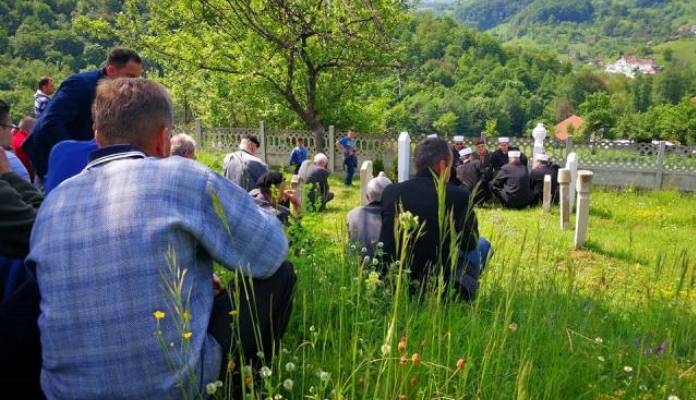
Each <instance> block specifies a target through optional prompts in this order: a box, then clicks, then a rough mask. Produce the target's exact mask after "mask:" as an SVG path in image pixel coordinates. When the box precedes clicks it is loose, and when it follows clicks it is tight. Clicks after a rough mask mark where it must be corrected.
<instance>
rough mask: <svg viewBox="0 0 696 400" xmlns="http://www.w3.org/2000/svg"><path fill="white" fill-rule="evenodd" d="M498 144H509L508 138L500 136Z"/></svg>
mask: <svg viewBox="0 0 696 400" xmlns="http://www.w3.org/2000/svg"><path fill="white" fill-rule="evenodd" d="M498 143H510V138H509V137H507V136H501V137H499V138H498Z"/></svg>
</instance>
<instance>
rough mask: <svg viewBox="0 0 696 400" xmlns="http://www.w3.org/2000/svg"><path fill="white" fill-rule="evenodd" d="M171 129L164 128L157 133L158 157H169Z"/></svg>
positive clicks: (156, 150)
mask: <svg viewBox="0 0 696 400" xmlns="http://www.w3.org/2000/svg"><path fill="white" fill-rule="evenodd" d="M169 150H170V144H169V128H167V127H166V126H162V127H160V128H159V131H158V132H157V141H156V142H155V154H157V156H158V157H161V158H165V157H169Z"/></svg>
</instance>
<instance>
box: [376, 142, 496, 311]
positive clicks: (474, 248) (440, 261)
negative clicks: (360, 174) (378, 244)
mask: <svg viewBox="0 0 696 400" xmlns="http://www.w3.org/2000/svg"><path fill="white" fill-rule="evenodd" d="M451 163H452V150H451V149H450V148H449V146H448V145H447V142H446V141H445V140H443V139H441V138H437V137H429V138H427V139H425V140H424V141H422V142H421V143H419V144H418V147H417V148H416V153H415V164H416V171H417V172H416V176H415V177H413V178H412V179H410V180H408V181H406V182H401V183H396V184H392V185H389V186H388V187H387V188H386V189H385V190H384V193H383V194H382V230H381V232H380V240H381V241H382V242H383V243H384V251H385V254H386V255H387V257H388V258H391V259H394V260H397V259H399V254H397V243H396V240H398V238H395V237H394V224H395V220H396V219H398V218H399V216H400V212H410V213H411V214H413V215H414V216H416V217H418V221H419V222H420V223H422V224H423V234H422V235H421V236H420V237H418V238H417V239H416V240H415V242H414V243H413V247H412V248H411V249H408V250H409V252H410V254H411V255H412V262H409V264H408V265H407V266H406V265H404V266H403V267H404V268H409V269H410V270H411V279H413V280H414V281H417V282H419V283H420V286H421V287H423V286H424V285H425V284H426V283H427V281H428V279H429V278H432V277H437V276H438V275H439V273H440V272H442V273H443V275H444V277H445V280H446V282H449V281H450V278H451V280H452V281H453V286H454V287H455V288H456V289H457V291H458V293H459V295H460V296H461V297H462V298H464V299H470V298H472V297H473V296H474V295H475V294H476V291H477V289H478V278H479V275H480V273H481V270H482V268H483V265H484V263H485V260H486V257H487V254H488V250H489V248H490V243H488V242H487V241H486V240H485V239H483V238H479V234H478V223H477V220H476V214H474V210H473V207H472V204H471V200H470V198H469V191H468V190H467V189H466V188H465V187H462V186H456V185H454V184H451V183H447V184H445V188H444V190H445V214H448V213H449V212H451V213H452V215H453V217H454V230H455V232H456V233H457V234H458V235H459V238H460V239H459V241H458V246H457V247H458V249H459V250H458V252H457V255H456V257H457V260H451V257H450V250H449V247H450V240H449V237H446V238H440V228H439V222H438V195H437V187H436V183H435V179H434V176H435V175H437V176H439V177H441V178H442V179H445V181H447V180H448V178H449V176H448V175H449V173H450V165H451ZM453 264H454V276H453V277H450V275H451V274H450V271H451V269H452V268H451V266H452V265H453Z"/></svg>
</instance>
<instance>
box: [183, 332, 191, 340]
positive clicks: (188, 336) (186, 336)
mask: <svg viewBox="0 0 696 400" xmlns="http://www.w3.org/2000/svg"><path fill="white" fill-rule="evenodd" d="M191 336H193V333H191V332H184V333H183V334H181V337H183V338H184V339H191Z"/></svg>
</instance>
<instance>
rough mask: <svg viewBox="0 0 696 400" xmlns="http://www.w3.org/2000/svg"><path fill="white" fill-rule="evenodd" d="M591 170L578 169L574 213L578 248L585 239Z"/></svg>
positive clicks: (588, 213)
mask: <svg viewBox="0 0 696 400" xmlns="http://www.w3.org/2000/svg"><path fill="white" fill-rule="evenodd" d="M593 175H594V174H593V173H592V171H584V170H583V171H578V182H577V191H578V202H577V211H576V213H575V248H576V249H577V248H580V247H582V245H583V244H584V243H585V240H586V239H587V222H588V218H589V215H590V189H591V188H592V176H593Z"/></svg>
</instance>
